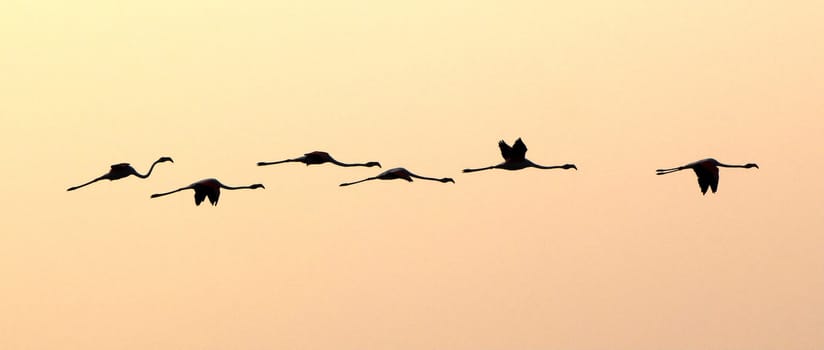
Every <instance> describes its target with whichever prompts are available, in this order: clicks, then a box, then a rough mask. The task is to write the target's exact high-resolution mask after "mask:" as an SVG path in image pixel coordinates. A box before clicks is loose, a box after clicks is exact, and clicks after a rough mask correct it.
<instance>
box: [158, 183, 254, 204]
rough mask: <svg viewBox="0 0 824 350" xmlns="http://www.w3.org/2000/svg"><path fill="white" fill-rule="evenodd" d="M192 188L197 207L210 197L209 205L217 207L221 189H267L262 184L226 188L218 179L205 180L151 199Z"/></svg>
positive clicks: (159, 194)
mask: <svg viewBox="0 0 824 350" xmlns="http://www.w3.org/2000/svg"><path fill="white" fill-rule="evenodd" d="M190 188H191V189H193V190H195V205H200V203H201V202H203V200H204V199H206V197H209V203H212V205H217V200H218V199H219V198H220V189H221V188H225V189H227V190H242V189H250V190H253V189H256V188H266V187H263V185H262V184H254V185H249V186H238V187H232V186H226V185H224V184H222V183H220V181H217V179H203V180H200V181H198V182H195V183H193V184H191V185H189V186H186V187H181V188H178V189H176V190H174V191H169V192H165V193H155V194H153V195H152V196H151V198H157V197H162V196H165V195H169V194H172V193H175V192H179V191H183V190H188V189H190Z"/></svg>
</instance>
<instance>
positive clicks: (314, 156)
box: [67, 138, 758, 205]
mask: <svg viewBox="0 0 824 350" xmlns="http://www.w3.org/2000/svg"><path fill="white" fill-rule="evenodd" d="M498 147H499V148H500V149H501V156H503V158H504V161H503V163H500V164H497V165H492V166H488V167H484V168H475V169H464V170H463V172H465V173H471V172H476V171H482V170H490V169H505V170H520V169H524V168H530V167H531V168H538V169H575V170H578V168H577V167H576V166H575V164H564V165H555V166H543V165H538V164H535V163H533V162H531V161H530V160H529V159H526V150H527V149H526V145H525V144H524V142H523V141H522V140H521V139H520V138H518V139H517V140H515V143H514V144H513V145H512V146H510V145H508V144H507V143H506V142H504V141H503V140H501V141H499V142H498ZM163 162H172V163H174V161H173V160H172V158H169V157H161V158H160V159H158V160H156V161H155V162H154V163H152V166H151V167H150V168H149V171H148V172H147V173H146V175H143V174H140V173H138V172H137V171H136V170H134V168H132V166H131V165H129V163H119V164H114V165H112V166H111V169H110V170H109V172H108V173H106V174H103V175H101V176H100V177H98V178H96V179H94V180H91V181H89V182H87V183H84V184H82V185H79V186H73V187H69V189H68V190H67V191H73V190H76V189H78V188H81V187H84V186H87V185H90V184H92V183H95V182H97V181H100V180H110V181H111V180H117V179H122V178H124V177H127V176H130V175H134V176H137V177H139V178H141V179H145V178H147V177H149V175H151V174H152V170H153V169H154V167H155V165H157V164H158V163H163ZM289 162H299V163H304V164H306V165H307V166H308V165H311V164H323V163H332V164H335V165H338V166H342V167H352V166H362V167H373V166H377V167H379V168H380V166H381V164H380V163H378V162H366V163H351V164H347V163H342V162H339V161H337V160H335V159H334V158H332V156H330V155H329V153H326V152H320V151H314V152H310V153H306V154H304V155H303V156H300V157H297V158H293V159H286V160H281V161H276V162H258V163H257V165H258V166H266V165H274V164H281V163H289ZM718 167H726V168H758V165H756V164H755V163H747V164H744V165H729V164H723V163H721V162H719V161H717V160H715V159H712V158H707V159H702V160H699V161H695V162H692V163H689V164H686V165H682V166H679V167H675V168H670V169H658V170H656V171H655V172H656V175H664V174H669V173H673V172H676V171H681V170H685V169H692V170H693V171H695V175H697V176H698V185H699V186H700V187H701V193H702V194H706V193H707V189H712V192H713V193H715V192H716V191H717V190H718ZM412 178H416V179H422V180H431V181H439V182H443V183H446V182H451V183H455V180H453V179H451V178H448V177H444V178H440V179H439V178H434V177H426V176H420V175H416V174H414V173H412V172H410V171H409V170H406V169H404V168H394V169H389V170H387V171H384V172H382V173H380V174H378V175H377V176H373V177H368V178H365V179H362V180H358V181H354V182H345V183H342V184H340V186H349V185H354V184H357V183H361V182H364V181H369V180H394V179H404V180H406V181H409V182H411V181H412ZM221 188H223V189H227V190H239V189H256V188H264V187H263V185H262V184H253V185H249V186H237V187H233V186H226V185H224V184H223V183H221V182H220V181H218V180H217V179H203V180H200V181H198V182H195V183H193V184H191V185H188V186H185V187H181V188H178V189H176V190H173V191H169V192H164V193H155V194H153V195H152V196H151V198H157V197H162V196H166V195H169V194H172V193H176V192H180V191H183V190H188V189H192V190H194V191H195V205H200V203H202V202H203V200H205V199H206V198H209V203H211V204H212V205H217V201H218V198H219V197H220V189H221Z"/></svg>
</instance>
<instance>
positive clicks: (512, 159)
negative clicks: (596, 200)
mask: <svg viewBox="0 0 824 350" xmlns="http://www.w3.org/2000/svg"><path fill="white" fill-rule="evenodd" d="M498 147H499V148H500V149H501V156H503V157H504V162H503V163H501V164H498V165H493V166H488V167H486V168H477V169H464V170H463V172H465V173H471V172H475V171H481V170H489V169H506V170H520V169H523V168H529V167H532V168H538V169H570V168H572V169H575V170H578V168H577V167H576V166H575V164H564V165H554V166H543V165H538V164H535V163H533V162H531V161H530V160H529V159H526V145H525V144H524V142H523V141H522V140H521V138H520V137H519V138H518V139H517V140H515V143H514V144H513V145H512V147H510V146H509V145H507V144H506V142H504V140H501V141H498Z"/></svg>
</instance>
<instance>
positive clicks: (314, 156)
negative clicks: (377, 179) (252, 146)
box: [257, 151, 381, 168]
mask: <svg viewBox="0 0 824 350" xmlns="http://www.w3.org/2000/svg"><path fill="white" fill-rule="evenodd" d="M288 162H300V163H304V164H306V165H307V166H308V165H310V164H323V163H332V164H335V165H338V166H344V167H350V166H365V167H373V166H376V167H378V168H380V167H381V163H378V162H366V163H341V162H339V161H337V160H336V159H335V158H332V156H330V155H329V153H326V152H321V151H314V152H309V153H306V154H304V155H303V156H300V157H297V158H293V159H286V160H280V161H277V162H258V163H257V165H258V166H264V165H274V164H280V163H288Z"/></svg>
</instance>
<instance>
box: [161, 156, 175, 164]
mask: <svg viewBox="0 0 824 350" xmlns="http://www.w3.org/2000/svg"><path fill="white" fill-rule="evenodd" d="M157 162H158V163H163V162H172V163H174V162H175V161H174V160H172V157H160V158H159V159H158V160H157Z"/></svg>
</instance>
